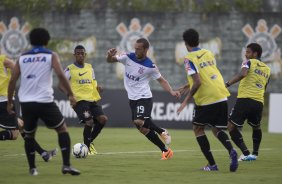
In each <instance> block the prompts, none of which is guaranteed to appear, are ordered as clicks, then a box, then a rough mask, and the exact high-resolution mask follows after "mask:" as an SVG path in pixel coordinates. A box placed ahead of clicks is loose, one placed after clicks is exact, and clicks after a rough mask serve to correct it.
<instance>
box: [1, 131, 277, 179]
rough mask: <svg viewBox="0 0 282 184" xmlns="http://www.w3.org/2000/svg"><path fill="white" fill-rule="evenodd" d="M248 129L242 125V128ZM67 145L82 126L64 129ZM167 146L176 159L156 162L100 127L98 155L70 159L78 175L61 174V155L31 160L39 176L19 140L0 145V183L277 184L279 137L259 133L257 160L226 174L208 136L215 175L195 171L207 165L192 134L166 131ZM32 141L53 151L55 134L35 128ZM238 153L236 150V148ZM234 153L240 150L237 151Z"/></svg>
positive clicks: (126, 137)
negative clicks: (30, 171) (30, 166)
mask: <svg viewBox="0 0 282 184" xmlns="http://www.w3.org/2000/svg"><path fill="white" fill-rule="evenodd" d="M246 127H247V126H246ZM69 132H70V135H71V141H72V145H73V144H74V143H78V142H82V128H81V127H76V128H75V127H71V128H69ZM170 134H171V135H172V138H173V139H172V145H171V148H172V149H173V150H174V151H175V155H174V157H173V158H172V159H171V160H167V161H161V160H160V151H159V150H158V149H157V148H156V147H155V146H154V145H152V144H151V143H150V142H149V141H148V140H147V139H146V138H145V137H143V136H142V135H141V134H140V133H138V132H137V130H135V129H133V128H105V129H104V130H103V132H102V134H101V135H100V136H99V137H98V138H97V140H96V142H95V146H96V149H97V151H98V152H99V154H98V155H95V156H88V157H87V158H86V159H76V158H74V157H73V156H72V157H71V162H72V165H73V166H74V167H76V168H77V169H79V170H80V171H81V173H82V174H81V175H80V176H70V175H63V174H62V173H61V164H62V161H61V154H60V153H59V154H58V155H57V156H56V157H54V158H53V159H52V160H51V161H50V162H48V163H46V162H44V161H43V160H42V159H41V157H40V156H39V155H37V157H36V163H37V168H38V171H39V175H38V176H36V177H32V176H30V175H29V174H28V165H27V161H26V157H25V154H24V147H23V139H22V138H21V137H19V138H18V140H16V141H3V142H0V148H1V149H0V164H1V165H0V183H1V184H6V183H7V184H10V183H22V184H24V183H28V184H30V183H37V182H38V183H39V182H40V183H66V184H72V183H73V184H81V183H95V184H99V183H107V184H111V183H115V184H117V183H134V184H136V183H142V184H144V183H154V184H161V183H162V184H163V183H173V184H176V183H217V184H220V183H255V184H259V183H263V184H268V183H269V184H273V183H280V182H281V180H282V175H281V173H282V167H281V165H282V157H281V155H282V147H281V140H282V134H269V133H266V131H264V134H263V141H262V144H261V151H260V155H259V159H258V160H257V161H254V162H247V163H246V162H240V165H239V169H238V171H237V172H236V173H230V172H229V158H228V156H227V151H226V150H224V148H223V146H222V145H221V144H220V143H219V142H218V141H217V140H216V139H215V137H213V135H212V134H211V132H210V131H208V132H207V135H208V137H209V140H210V144H211V147H212V150H213V153H214V157H215V159H216V161H217V164H218V166H219V171H218V172H203V171H200V170H199V168H201V167H202V166H204V165H205V164H207V162H206V160H205V159H204V157H203V155H202V153H201V152H200V149H199V146H198V145H197V143H196V140H195V138H194V134H193V132H192V131H191V130H170ZM243 134H244V136H245V140H246V142H247V145H248V146H249V147H250V148H252V146H251V131H250V130H249V129H246V130H244V132H243ZM37 140H38V141H39V142H40V144H41V145H42V146H43V147H44V148H47V149H52V148H55V147H58V144H57V135H56V133H55V132H54V131H52V130H48V129H47V128H45V127H39V129H38V134H37ZM237 150H238V149H237ZM238 152H239V151H238Z"/></svg>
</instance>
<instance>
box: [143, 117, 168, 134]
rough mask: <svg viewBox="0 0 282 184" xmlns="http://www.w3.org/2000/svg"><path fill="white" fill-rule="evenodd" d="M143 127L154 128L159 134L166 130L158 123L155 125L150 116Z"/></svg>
mask: <svg viewBox="0 0 282 184" xmlns="http://www.w3.org/2000/svg"><path fill="white" fill-rule="evenodd" d="M143 127H145V128H148V129H150V130H153V131H155V132H157V133H158V134H161V133H162V132H164V129H162V128H160V127H158V126H157V125H155V124H154V123H153V121H152V120H151V119H150V118H149V119H145V122H144V125H143Z"/></svg>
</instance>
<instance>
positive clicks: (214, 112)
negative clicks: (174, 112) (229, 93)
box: [193, 101, 228, 128]
mask: <svg viewBox="0 0 282 184" xmlns="http://www.w3.org/2000/svg"><path fill="white" fill-rule="evenodd" d="M227 118H228V106H227V101H223V102H218V103H215V104H211V105H204V106H195V109H194V113H193V124H194V125H197V126H205V125H209V126H213V127H217V128H226V127H227Z"/></svg>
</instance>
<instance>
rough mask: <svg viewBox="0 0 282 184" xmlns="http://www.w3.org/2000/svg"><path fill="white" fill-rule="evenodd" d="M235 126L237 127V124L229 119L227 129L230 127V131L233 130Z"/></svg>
mask: <svg viewBox="0 0 282 184" xmlns="http://www.w3.org/2000/svg"><path fill="white" fill-rule="evenodd" d="M235 128H236V126H235V125H234V124H233V123H232V122H230V121H228V123H227V129H228V131H229V132H231V131H232V130H234V129H235Z"/></svg>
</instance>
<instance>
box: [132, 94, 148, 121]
mask: <svg viewBox="0 0 282 184" xmlns="http://www.w3.org/2000/svg"><path fill="white" fill-rule="evenodd" d="M129 106H130V109H131V118H132V121H133V120H136V119H142V120H144V119H148V118H151V112H152V108H153V100H152V98H142V99H139V100H129Z"/></svg>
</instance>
